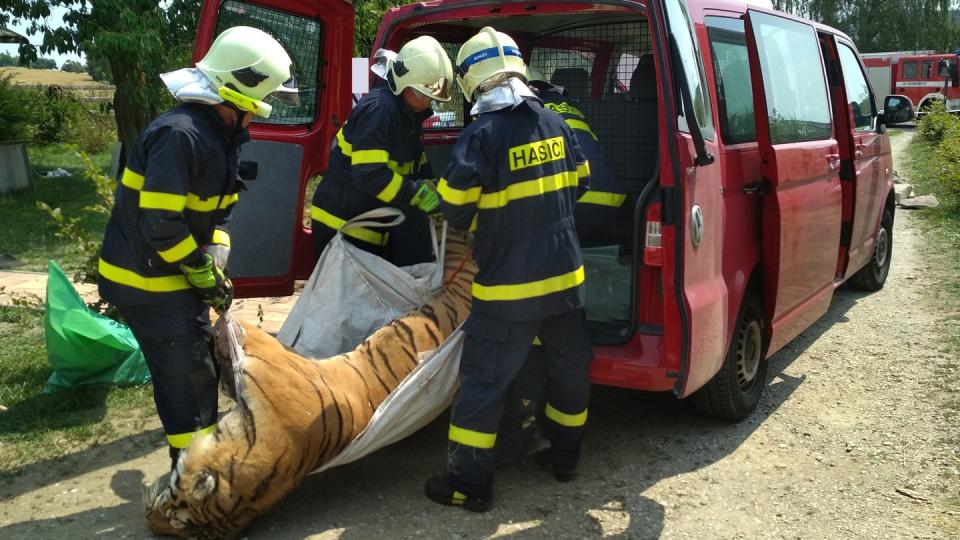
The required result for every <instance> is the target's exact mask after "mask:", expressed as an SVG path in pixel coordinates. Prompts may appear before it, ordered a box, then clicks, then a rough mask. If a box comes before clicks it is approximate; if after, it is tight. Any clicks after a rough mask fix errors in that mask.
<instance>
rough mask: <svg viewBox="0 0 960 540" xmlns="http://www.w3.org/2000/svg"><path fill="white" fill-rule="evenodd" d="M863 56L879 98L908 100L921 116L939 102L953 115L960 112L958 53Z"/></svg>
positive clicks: (888, 53) (907, 53)
mask: <svg viewBox="0 0 960 540" xmlns="http://www.w3.org/2000/svg"><path fill="white" fill-rule="evenodd" d="M860 56H861V58H863V64H864V66H865V67H866V68H867V75H868V76H869V77H870V83H871V84H872V85H873V89H874V91H875V92H876V93H877V94H878V95H879V96H886V95H902V96H907V97H908V98H910V101H911V102H912V103H913V105H914V107H915V108H916V110H917V111H919V113H920V114H923V113H924V112H926V110H927V109H928V108H929V106H930V104H932V103H933V102H936V101H939V102H942V103H944V104H945V105H946V106H947V110H949V111H952V112H960V81H958V79H957V54H956V53H953V54H937V53H935V52H934V51H899V52H881V53H868V54H862V55H860Z"/></svg>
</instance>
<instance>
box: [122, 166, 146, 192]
mask: <svg viewBox="0 0 960 540" xmlns="http://www.w3.org/2000/svg"><path fill="white" fill-rule="evenodd" d="M120 183H121V184H123V185H125V186H127V187H128V188H130V189H135V190H137V191H140V190H141V189H143V175H142V174H137V173H135V172H133V171H131V170H130V169H123V177H122V178H121V179H120Z"/></svg>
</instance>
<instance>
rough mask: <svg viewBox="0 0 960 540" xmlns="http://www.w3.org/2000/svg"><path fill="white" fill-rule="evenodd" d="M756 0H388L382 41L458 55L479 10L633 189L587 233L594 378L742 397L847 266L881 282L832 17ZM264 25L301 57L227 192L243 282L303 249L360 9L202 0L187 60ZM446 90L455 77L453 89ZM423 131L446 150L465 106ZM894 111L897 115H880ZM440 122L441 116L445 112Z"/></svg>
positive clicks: (885, 228)
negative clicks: (562, 90)
mask: <svg viewBox="0 0 960 540" xmlns="http://www.w3.org/2000/svg"><path fill="white" fill-rule="evenodd" d="M761 4H763V2H743V1H733V0H690V1H684V0H643V1H623V0H594V1H591V2H576V1H561V0H556V1H544V2H539V1H504V0H496V1H484V0H481V1H476V0H473V1H465V0H435V1H428V2H422V3H418V4H411V5H407V6H404V7H401V8H397V9H392V10H390V11H389V12H387V14H386V15H385V16H384V18H383V20H382V21H381V24H380V30H379V33H378V35H377V37H376V42H375V43H374V50H376V49H377V48H380V47H383V48H388V49H393V50H397V49H398V48H399V47H400V46H401V45H402V44H403V43H404V42H405V41H407V40H409V39H411V38H413V37H416V36H418V35H424V34H427V35H431V36H434V37H436V38H437V39H438V40H439V41H440V42H441V43H443V44H444V45H445V47H446V48H447V50H448V52H449V54H450V56H451V58H455V57H456V53H457V51H458V49H459V47H460V45H461V44H462V43H463V42H464V41H465V40H466V39H468V38H469V37H470V36H472V35H473V34H475V33H476V32H477V31H478V30H479V29H480V28H481V27H483V26H488V25H489V26H493V27H494V28H496V29H497V30H500V31H503V32H506V33H508V34H510V35H511V36H512V37H513V38H514V39H515V40H516V41H517V43H518V44H519V46H520V48H521V50H522V52H523V54H524V58H526V59H527V60H528V62H529V63H530V64H532V65H533V66H535V67H537V68H539V69H540V71H541V72H543V73H544V74H545V75H546V76H547V77H549V78H550V79H551V80H552V81H553V82H555V83H557V84H560V85H562V86H564V87H566V88H567V89H568V90H569V91H570V92H571V94H572V95H573V97H574V98H575V99H576V100H577V101H578V105H579V107H580V109H581V111H582V112H583V113H584V114H585V116H586V118H587V120H588V122H589V124H590V126H591V127H592V129H593V131H594V133H595V134H596V135H597V136H598V138H599V140H600V142H601V144H602V145H603V146H604V151H605V154H606V158H607V160H608V162H609V165H610V167H611V168H612V170H613V171H614V172H615V173H616V174H617V175H618V177H619V179H620V181H621V182H622V183H623V185H624V186H625V187H626V189H627V191H628V192H629V194H630V197H629V199H628V201H629V204H630V205H631V209H632V210H633V218H632V220H631V221H629V222H628V221H624V222H623V223H611V227H610V230H609V231H608V232H609V238H607V239H606V241H605V242H603V243H601V244H600V245H590V246H586V247H585V248H584V256H585V266H586V271H587V297H588V300H587V301H588V306H587V315H588V319H589V327H590V332H591V335H592V337H593V340H594V353H595V359H594V361H593V364H592V367H591V376H592V379H593V381H594V382H595V383H598V384H605V385H613V386H620V387H627V388H636V389H641V390H648V391H671V392H673V393H674V394H675V395H676V396H677V397H679V398H685V397H687V396H693V397H694V398H695V400H696V402H697V403H698V404H699V406H700V407H701V408H702V409H703V410H704V411H706V412H708V413H710V414H713V415H716V416H719V417H723V418H729V419H741V418H744V417H746V416H748V415H749V414H750V413H751V411H753V409H754V408H755V407H756V405H757V403H758V401H759V399H760V395H761V393H762V392H763V388H764V387H765V385H766V372H767V367H766V365H767V363H766V359H767V358H768V357H769V356H770V355H772V354H773V353H775V352H776V351H777V350H779V349H780V348H781V347H783V346H784V344H786V343H787V342H789V341H790V340H791V339H793V338H794V337H796V336H797V334H799V333H800V332H801V331H803V330H804V329H805V328H807V327H809V326H810V324H811V323H813V322H814V321H815V320H817V318H818V317H820V316H821V315H823V314H824V313H825V312H826V311H827V308H828V307H829V305H830V301H831V298H832V297H833V292H834V290H835V289H836V288H837V287H839V286H840V285H841V284H842V283H844V282H845V281H847V280H849V281H850V282H851V284H853V285H854V286H856V287H858V288H862V289H866V290H878V289H880V288H881V287H883V284H884V281H885V279H886V277H887V272H888V270H889V268H890V258H891V254H892V228H893V218H894V197H893V184H892V176H891V175H892V164H891V157H890V145H889V141H888V137H887V134H886V125H887V124H891V123H893V121H894V120H896V121H905V120H907V119H909V118H912V115H913V111H912V106H911V105H910V103H909V101H908V100H907V101H904V98H902V97H899V96H891V97H889V98H888V100H891V101H890V103H888V104H886V106H885V107H884V109H885V110H886V111H897V116H898V118H896V119H893V118H885V117H884V115H882V114H878V107H877V103H876V100H875V97H874V92H873V90H872V89H871V87H870V84H869V82H868V80H867V77H866V76H865V70H864V67H863V64H862V63H861V61H860V57H859V54H858V53H857V49H856V47H855V46H854V44H853V42H852V41H851V40H850V38H849V37H847V36H845V35H843V34H842V33H840V32H838V31H837V30H834V29H832V28H829V27H827V26H823V25H821V24H817V23H814V22H811V21H809V20H805V19H801V18H797V17H794V16H791V15H787V14H784V13H779V12H776V11H773V10H772V9H771V8H770V7H769V4H768V5H767V6H766V7H765V6H763V5H761ZM240 24H244V25H249V26H256V27H259V28H262V29H264V30H266V31H267V32H269V33H271V34H273V35H274V36H276V37H277V38H278V39H279V40H280V41H281V42H282V43H283V44H284V46H285V47H286V48H287V50H288V51H290V53H291V55H292V56H293V58H294V62H295V67H296V72H297V78H298V80H300V81H302V82H301V85H302V86H301V96H302V98H301V104H300V105H299V106H297V107H292V106H286V105H283V104H278V105H276V106H275V109H274V114H273V115H272V116H271V117H270V118H269V119H268V120H259V119H258V121H257V122H258V123H255V124H254V125H253V127H252V129H251V132H252V134H253V137H254V139H255V140H254V141H253V142H251V143H250V144H248V145H246V146H244V148H243V152H242V155H241V158H242V160H243V161H244V162H245V163H244V167H243V168H244V169H245V170H247V171H252V174H255V175H256V176H257V178H256V179H255V180H253V181H251V182H249V183H248V188H249V192H248V193H245V194H244V195H243V196H242V197H241V200H242V202H241V204H239V205H238V208H237V210H236V212H235V216H234V220H233V231H232V236H233V237H234V238H236V239H238V241H237V242H236V246H235V247H234V252H233V258H232V259H231V268H232V272H233V274H234V275H235V276H237V278H238V279H236V281H235V283H236V285H237V289H238V292H239V293H240V294H242V295H245V296H262V295H286V294H290V293H292V291H293V282H294V280H295V279H302V278H305V277H306V276H307V275H308V274H309V272H310V270H311V265H312V253H311V250H312V243H311V241H310V238H309V235H310V231H309V229H307V228H305V227H304V225H303V211H304V201H305V200H309V198H310V196H311V195H312V193H310V192H308V189H309V188H308V187H307V184H308V180H309V179H311V178H312V177H314V176H316V175H317V174H320V173H321V172H322V171H323V170H324V168H325V167H326V164H327V158H328V151H329V146H330V141H331V139H332V138H333V136H334V134H335V133H336V131H337V130H338V129H339V128H340V126H341V125H342V123H343V122H344V120H345V119H346V117H347V115H348V113H349V111H350V107H351V94H350V76H351V70H350V57H351V55H352V52H353V24H354V14H353V8H352V6H351V4H350V3H348V2H346V1H343V0H312V1H307V0H303V1H297V0H221V1H210V0H208V1H207V2H205V3H204V6H203V14H202V19H201V25H200V31H199V33H198V36H197V45H196V50H195V56H194V58H195V59H198V58H200V57H202V56H203V54H204V53H205V52H206V50H207V48H208V47H209V44H210V43H211V42H212V40H213V38H214V36H215V35H217V34H218V33H219V32H221V31H223V30H224V29H225V28H228V27H230V26H234V25H240ZM454 88H455V89H456V90H457V91H458V92H459V89H458V88H456V86H455V85H454ZM442 105H443V107H444V108H443V111H442V112H443V113H445V117H446V118H448V120H449V119H450V118H452V119H453V121H445V122H443V123H442V125H441V123H433V124H432V125H429V126H428V127H427V128H426V129H425V135H424V140H423V143H424V145H425V148H426V152H427V154H428V156H429V158H430V160H431V161H432V163H433V168H434V170H435V171H437V172H441V171H443V170H444V166H445V164H446V161H447V160H448V158H449V155H450V151H451V150H452V146H453V144H454V142H455V141H456V139H457V135H458V132H459V131H460V129H462V126H463V124H464V118H465V114H464V109H465V108H464V104H463V100H462V97H461V96H459V95H457V96H456V97H455V98H454V100H452V101H451V103H449V104H442ZM888 115H889V113H888ZM438 126H441V127H438Z"/></svg>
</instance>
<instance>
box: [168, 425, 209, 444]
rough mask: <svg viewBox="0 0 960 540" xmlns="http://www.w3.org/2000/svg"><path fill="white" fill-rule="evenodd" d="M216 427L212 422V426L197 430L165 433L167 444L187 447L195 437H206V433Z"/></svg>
mask: <svg viewBox="0 0 960 540" xmlns="http://www.w3.org/2000/svg"><path fill="white" fill-rule="evenodd" d="M215 429H217V425H216V424H213V425H212V426H207V427H205V428H203V429H199V430H197V431H191V432H190V433H177V434H173V435H171V434H167V444H169V445H170V446H172V447H174V448H180V449H184V448H189V447H190V443H191V442H193V439H194V438H196V437H206V436H207V435H209V434H211V433H213V430H215Z"/></svg>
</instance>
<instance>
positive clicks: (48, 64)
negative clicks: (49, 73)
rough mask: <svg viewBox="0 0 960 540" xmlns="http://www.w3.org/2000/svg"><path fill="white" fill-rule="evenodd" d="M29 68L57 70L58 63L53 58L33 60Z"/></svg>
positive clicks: (28, 65)
mask: <svg viewBox="0 0 960 540" xmlns="http://www.w3.org/2000/svg"><path fill="white" fill-rule="evenodd" d="M27 67H29V68H31V69H57V61H56V60H54V59H53V58H37V59H35V60H31V61H30V62H29V63H28V64H27Z"/></svg>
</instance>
